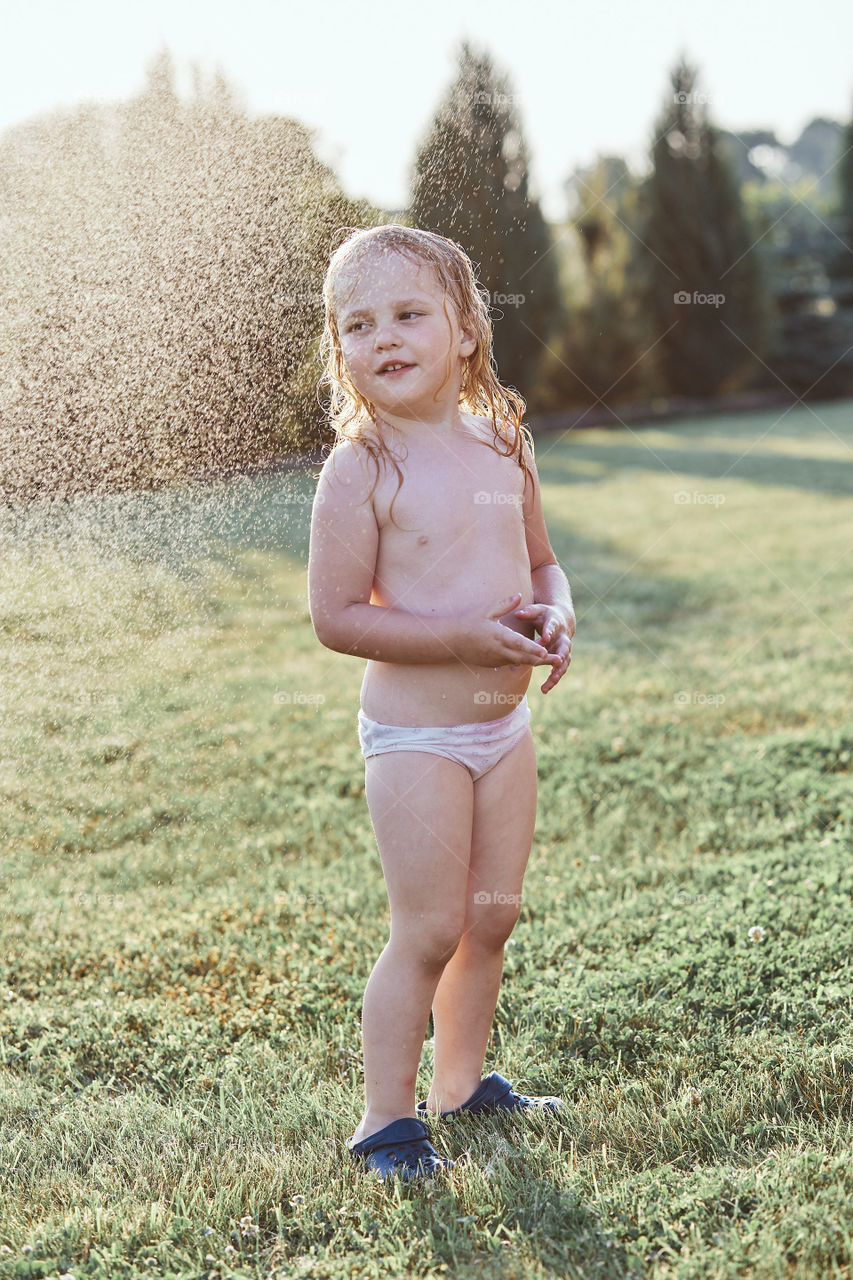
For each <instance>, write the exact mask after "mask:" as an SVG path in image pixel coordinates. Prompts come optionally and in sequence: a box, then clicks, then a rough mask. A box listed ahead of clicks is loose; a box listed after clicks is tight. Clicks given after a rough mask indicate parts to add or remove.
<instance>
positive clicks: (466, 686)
mask: <svg viewBox="0 0 853 1280" xmlns="http://www.w3.org/2000/svg"><path fill="white" fill-rule="evenodd" d="M497 594H498V596H499V594H500V593H497ZM507 594H508V593H507ZM530 596H531V599H530V600H527V599H526V598H525V596H522V600H521V602H520V604H519V607H520V605H521V604H530V603H532V591H531V592H530ZM507 624H508V620H506V619H505V620H504V623H503V625H507ZM511 629H512V630H513V631H518V632H519V633H520V634H521V635H523V636H527V638H528V639H529V640H534V639H535V638H536V633H535V628H534V626H533V623H532V622H528V621H525V620H523V619H521V618H515V619H513V621H512V627H511ZM549 670H550V667H546V666H545V665H544V664H543V665H542V666H539V667H532V666H528V665H527V664H526V663H525V664H520V665H518V666H503V667H479V666H472V665H471V664H470V663H463V662H448V663H432V662H421V663H415V664H411V665H408V664H405V663H401V662H376V661H375V660H374V659H368V662H367V669H366V671H365V673H364V680H363V681H362V686H361V706H362V710H363V711H364V714H365V715H366V716H368V717H369V718H370V719H371V720H378V721H379V722H380V723H381V724H397V725H453V724H474V723H475V722H480V721H483V720H498V719H500V718H501V717H502V716H505V715H509V714H510V712H511V711H514V710H515V707H516V706H517V705H518V703H519V702H520V701H521V699H522V698H523V697H524V694H525V693H526V692H527V686H528V685H529V684H530V680H531V677H532V675H533V673H534V672H535V671H540V672H541V673H542V680H543V682H544V680H545V678H546V676H547V674H548V671H549Z"/></svg>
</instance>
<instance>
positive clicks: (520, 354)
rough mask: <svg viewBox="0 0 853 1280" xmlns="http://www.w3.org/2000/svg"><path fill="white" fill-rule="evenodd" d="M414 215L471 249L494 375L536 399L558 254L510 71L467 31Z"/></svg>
mask: <svg viewBox="0 0 853 1280" xmlns="http://www.w3.org/2000/svg"><path fill="white" fill-rule="evenodd" d="M408 218H409V221H410V222H411V223H412V225H414V226H417V227H423V228H425V229H426V230H428V231H435V232H436V233H437V234H439V235H443V236H448V237H449V238H450V239H453V240H455V241H457V243H459V244H460V245H461V246H462V248H463V249H464V250H465V252H466V253H467V254H468V255H469V256H470V257H471V259H472V261H473V262H474V266H475V270H476V271H477V272H478V279H479V281H480V283H481V285H482V286H483V288H485V289H486V290H488V293H489V301H490V304H491V307H492V311H491V314H492V317H493V320H494V335H495V336H494V359H495V363H496V365H497V369H498V375H499V377H500V378H501V380H502V381H503V382H504V383H507V384H509V385H510V386H515V387H517V388H518V389H519V390H520V391H521V392H522V394H523V395H524V396H525V398H526V399H527V400H528V402H529V404H530V405H531V407H533V408H535V407H536V402H537V373H538V370H539V369H540V366H541V362H542V358H543V353H544V352H545V351H546V348H547V344H548V342H549V339H550V336H551V334H552V332H553V331H554V327H555V325H557V324H559V322H560V320H561V319H562V314H561V309H560V291H559V279H558V268H557V260H556V255H555V254H554V253H551V252H549V250H550V249H551V248H552V239H551V233H550V230H549V228H548V225H547V223H546V221H545V218H544V217H543V214H542V211H541V209H540V207H539V203H538V201H537V200H536V199H533V198H532V197H531V196H530V194H529V190H528V154H527V147H526V144H525V141H524V136H523V132H522V128H521V124H520V122H519V119H518V116H517V113H516V111H515V109H514V105H513V98H512V95H511V94H510V92H509V83H508V80H507V77H506V76H499V75H497V74H496V72H495V70H494V68H493V66H492V62H491V59H490V58H489V56H488V54H487V53H480V54H478V53H475V52H474V51H473V50H472V48H471V47H470V46H469V44H468V43H467V41H463V43H462V48H461V53H460V57H459V67H458V72H457V75H456V79H455V81H454V83H453V84H452V85H451V87H450V90H449V92H448V94H447V96H446V98H445V100H444V101H443V102H442V103H441V105H440V106H439V109H438V111H437V113H436V116H435V119H434V121H433V124H432V127H431V129H430V131H429V134H428V136H427V138H426V140H425V141H424V142H423V144H422V145H421V147H420V148H419V150H418V153H417V157H416V160H415V165H414V174H413V180H412V200H411V205H410V208H409V210H408Z"/></svg>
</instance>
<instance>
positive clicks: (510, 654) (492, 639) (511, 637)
mask: <svg viewBox="0 0 853 1280" xmlns="http://www.w3.org/2000/svg"><path fill="white" fill-rule="evenodd" d="M520 599H521V592H520V591H516V592H515V594H514V595H511V596H508V597H507V598H506V599H505V600H498V602H497V603H496V604H494V605H492V607H491V609H488V610H486V612H485V614H483V613H481V612H480V611H479V610H478V611H477V612H476V613H469V614H465V615H463V617H462V618H461V619H460V622H461V624H462V627H461V632H462V634H461V636H460V639H459V641H458V642H457V644H456V645H454V652H455V654H456V655H457V657H458V658H460V659H461V660H462V661H463V662H470V663H472V664H474V665H476V666H478V667H506V666H513V665H523V666H531V667H535V666H539V665H541V664H543V663H553V662H554V661H555V657H554V654H551V653H549V652H548V650H547V649H546V648H545V646H544V645H541V644H537V642H536V641H535V640H528V638H527V636H523V635H522V634H521V633H520V632H519V631H513V629H512V627H507V626H504V624H503V623H502V622H498V621H496V619H498V618H502V617H503V616H504V614H506V613H509V612H510V611H511V610H512V606H513V604H514V602H516V601H518V600H520Z"/></svg>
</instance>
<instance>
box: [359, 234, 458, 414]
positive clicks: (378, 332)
mask: <svg viewBox="0 0 853 1280" xmlns="http://www.w3.org/2000/svg"><path fill="white" fill-rule="evenodd" d="M342 292H343V301H342V302H341V304H340V307H339V310H338V333H339V335H340V343H341V351H342V353H343V357H344V361H345V363H346V366H347V370H348V372H349V376H350V378H351V379H352V381H353V384H354V386H355V387H356V389H357V390H358V391H359V392H360V393H361V395H362V396H364V398H365V399H366V400H370V401H372V402H373V403H374V404H376V405H378V406H379V408H380V409H383V410H385V411H386V412H388V413H390V414H391V415H392V418H393V416H397V417H399V418H400V419H401V420H406V419H410V418H420V419H421V420H425V421H439V420H443V419H445V418H446V417H447V416H448V415H450V416H451V417H452V416H453V415H454V414H455V413H457V412H458V404H459V386H460V383H461V378H462V360H463V359H464V358H465V356H469V355H471V354H472V353H473V352H474V351H475V350H476V346H477V342H476V338H475V337H474V335H473V334H472V333H470V332H467V331H466V332H463V331H462V330H461V329H460V327H459V320H458V317H457V315H456V308H455V307H454V306H453V303H452V302H451V300H450V299H449V298H448V299H447V311H448V313H449V316H450V323H449V324H448V318H447V316H446V315H445V313H444V306H443V298H444V291H443V288H442V286H441V284H440V282H439V281H438V280H437V278H436V276H435V273H434V272H433V269H432V267H430V266H428V265H427V264H426V263H417V262H413V261H412V260H411V259H410V258H407V257H405V256H404V255H403V254H400V253H394V252H392V253H388V254H383V255H380V254H378V253H377V254H373V255H372V256H371V257H370V258H369V259H368V261H367V262H366V263H365V264H363V265H362V268H361V270H360V271H359V270H358V268H356V269H355V271H354V272H352V273H350V274H348V275H347V276H346V277H345V279H344V281H343V284H342ZM390 364H395V365H403V366H404V367H403V368H402V370H400V371H398V372H385V369H386V367H387V366H388V365H390ZM448 365H449V369H450V376H449V377H448ZM442 384H444V385H443V386H442Z"/></svg>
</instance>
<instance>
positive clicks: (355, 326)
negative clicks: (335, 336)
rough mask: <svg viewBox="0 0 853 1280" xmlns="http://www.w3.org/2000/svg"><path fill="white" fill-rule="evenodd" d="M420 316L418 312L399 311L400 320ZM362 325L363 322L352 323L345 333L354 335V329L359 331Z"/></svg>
mask: <svg viewBox="0 0 853 1280" xmlns="http://www.w3.org/2000/svg"><path fill="white" fill-rule="evenodd" d="M420 314H421V313H420V311H401V312H400V316H401V318H402V319H405V318H406V316H419V315H420ZM363 324H364V321H363V320H355V321H353V323H352V324H351V325H350V326H349V328H348V329H347V333H355V331H356V329H360V328H361V326H362V325H363Z"/></svg>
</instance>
